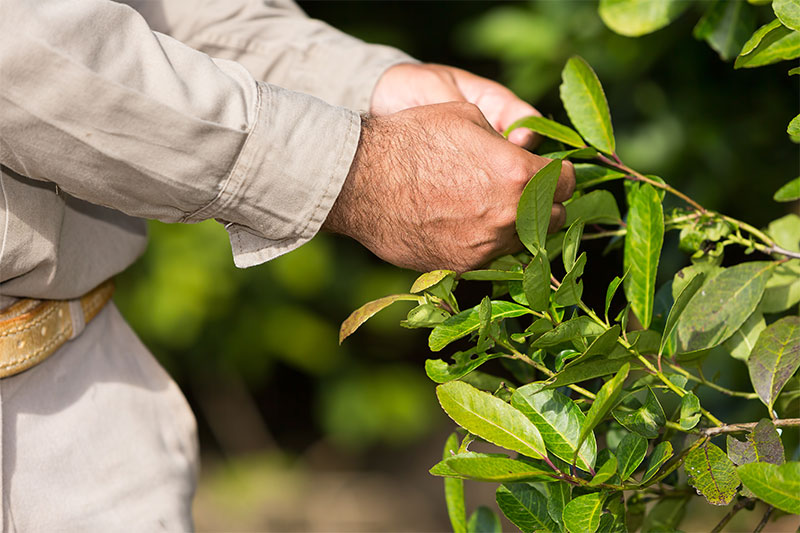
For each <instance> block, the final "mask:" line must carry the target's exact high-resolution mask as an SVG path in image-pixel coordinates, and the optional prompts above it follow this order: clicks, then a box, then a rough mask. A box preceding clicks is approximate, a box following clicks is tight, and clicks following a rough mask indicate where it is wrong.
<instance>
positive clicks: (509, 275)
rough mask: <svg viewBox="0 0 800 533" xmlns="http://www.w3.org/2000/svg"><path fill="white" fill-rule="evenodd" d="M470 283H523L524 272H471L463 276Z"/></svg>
mask: <svg viewBox="0 0 800 533" xmlns="http://www.w3.org/2000/svg"><path fill="white" fill-rule="evenodd" d="M461 279H466V280H470V281H522V270H519V271H513V270H470V271H469V272H464V273H463V274H461Z"/></svg>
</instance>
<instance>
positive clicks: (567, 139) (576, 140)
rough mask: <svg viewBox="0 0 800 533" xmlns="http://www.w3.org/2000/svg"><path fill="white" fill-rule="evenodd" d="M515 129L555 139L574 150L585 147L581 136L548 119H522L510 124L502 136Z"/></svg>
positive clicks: (532, 117)
mask: <svg viewBox="0 0 800 533" xmlns="http://www.w3.org/2000/svg"><path fill="white" fill-rule="evenodd" d="M517 128H528V129H529V130H533V131H535V132H536V133H539V134H541V135H544V136H545V137H549V138H550V139H555V140H556V141H560V142H562V143H564V144H568V145H570V146H574V147H575V148H583V147H584V146H586V143H585V142H583V139H581V136H580V135H578V134H577V132H575V130H573V129H572V128H570V127H569V126H564V125H563V124H559V123H558V122H555V121H553V120H550V119H549V118H544V117H534V116H531V117H523V118H521V119H519V120H517V121H516V122H514V123H513V124H511V126H509V127H508V129H507V130H506V132H505V133H504V134H503V135H505V136H506V137H508V134H509V133H511V132H512V131H514V130H515V129H517Z"/></svg>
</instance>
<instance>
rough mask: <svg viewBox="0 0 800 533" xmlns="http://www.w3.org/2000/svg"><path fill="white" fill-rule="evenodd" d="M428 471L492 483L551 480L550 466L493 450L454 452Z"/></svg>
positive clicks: (439, 474) (552, 478) (436, 474)
mask: <svg viewBox="0 0 800 533" xmlns="http://www.w3.org/2000/svg"><path fill="white" fill-rule="evenodd" d="M430 472H431V474H433V475H435V476H453V475H455V476H458V477H462V478H464V479H469V480H471V481H486V482H492V483H506V482H517V481H545V482H549V481H554V480H555V478H554V477H553V470H551V469H550V468H547V467H545V466H540V465H538V464H535V463H533V462H530V461H520V460H518V459H511V458H509V457H507V456H505V455H502V454H493V453H492V454H489V453H476V452H462V453H457V454H454V455H451V456H449V457H446V458H444V459H443V460H442V462H441V463H438V464H436V465H435V466H434V467H433V468H431V470H430Z"/></svg>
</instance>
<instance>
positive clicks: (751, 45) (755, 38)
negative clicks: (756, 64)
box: [739, 19, 781, 57]
mask: <svg viewBox="0 0 800 533" xmlns="http://www.w3.org/2000/svg"><path fill="white" fill-rule="evenodd" d="M780 27H781V21H780V20H778V19H773V20H771V21H769V22H768V23H766V24H764V25H763V26H761V27H760V28H758V29H757V30H756V31H755V32H753V35H751V36H750V38H749V39H748V40H747V42H745V43H744V46H742V50H741V52H739V56H740V57H741V56H746V55H747V54H749V53H751V52H752V51H753V50H755V49H756V47H757V46H758V45H759V43H761V41H762V40H763V39H764V37H766V36H767V35H769V34H770V33H771V32H773V31H774V30H777V29H778V28H780Z"/></svg>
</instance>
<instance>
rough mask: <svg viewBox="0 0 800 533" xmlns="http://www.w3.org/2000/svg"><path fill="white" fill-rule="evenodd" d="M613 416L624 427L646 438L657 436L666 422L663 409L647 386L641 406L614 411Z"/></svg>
mask: <svg viewBox="0 0 800 533" xmlns="http://www.w3.org/2000/svg"><path fill="white" fill-rule="evenodd" d="M614 418H616V419H617V422H619V423H620V424H622V425H623V426H624V427H625V428H627V429H629V430H630V431H633V432H635V433H638V434H639V435H641V436H642V437H645V438H647V439H654V438H656V437H658V431H659V430H660V429H661V428H662V427H664V424H666V423H667V418H666V417H665V416H664V409H663V408H662V407H661V403H659V401H658V398H657V397H656V395H655V393H653V389H651V388H650V387H649V386H648V387H647V398H646V399H645V402H644V404H642V406H641V407H639V408H638V409H636V410H635V411H632V412H623V411H621V410H617V411H614Z"/></svg>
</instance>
